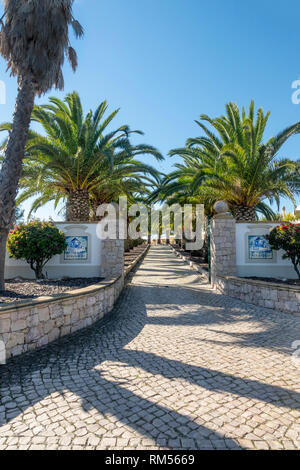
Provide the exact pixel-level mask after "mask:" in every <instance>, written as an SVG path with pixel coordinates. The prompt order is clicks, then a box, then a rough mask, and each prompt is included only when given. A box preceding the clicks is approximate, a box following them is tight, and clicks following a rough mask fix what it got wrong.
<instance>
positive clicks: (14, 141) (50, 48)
mask: <svg viewBox="0 0 300 470" xmlns="http://www.w3.org/2000/svg"><path fill="white" fill-rule="evenodd" d="M73 1H74V0H43V2H41V1H40V0H4V8H5V13H4V15H3V17H2V18H1V32H0V53H1V55H2V56H3V57H4V58H5V59H6V60H7V61H8V68H10V70H11V74H12V75H14V76H17V79H18V84H19V89H18V96H17V101H16V107H15V112H14V117H13V124H12V127H11V131H10V136H9V139H8V142H7V146H6V149H5V158H4V160H3V163H2V167H1V172H0V193H1V201H0V289H4V265H5V251H6V240H7V235H8V231H9V228H10V225H11V224H12V223H13V220H14V213H15V200H16V195H17V190H18V183H19V179H20V176H21V172H22V160H23V158H24V149H25V145H26V140H27V135H28V129H29V125H30V117H31V112H32V108H33V105H34V99H35V95H36V94H38V95H40V94H42V93H44V92H46V91H47V90H49V89H50V88H51V87H53V86H55V87H56V88H59V89H62V88H63V76H62V70H61V69H62V65H63V63H64V58H65V55H67V57H68V58H69V60H70V62H71V64H72V67H73V70H75V69H76V66H77V58H76V52H75V51H74V49H73V48H72V47H71V46H70V42H69V34H68V27H69V25H72V27H73V29H74V31H75V34H76V35H77V36H82V34H83V30H82V27H81V26H80V24H79V23H78V22H77V21H76V20H75V19H74V18H73V14H72V6H73Z"/></svg>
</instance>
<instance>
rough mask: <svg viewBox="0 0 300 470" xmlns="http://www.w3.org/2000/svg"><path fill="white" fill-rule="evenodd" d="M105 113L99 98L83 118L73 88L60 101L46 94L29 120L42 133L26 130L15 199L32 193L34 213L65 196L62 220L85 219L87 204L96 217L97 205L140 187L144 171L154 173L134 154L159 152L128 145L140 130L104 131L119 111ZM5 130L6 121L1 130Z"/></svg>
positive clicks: (153, 170)
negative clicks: (43, 100)
mask: <svg viewBox="0 0 300 470" xmlns="http://www.w3.org/2000/svg"><path fill="white" fill-rule="evenodd" d="M106 111H107V103H106V102H103V103H101V104H100V105H99V106H98V108H97V109H96V111H95V112H94V113H93V112H92V111H90V112H89V113H88V114H87V116H84V114H83V109H82V104H81V101H80V98H79V95H78V94H77V93H76V92H73V93H71V94H69V95H67V96H66V98H65V100H64V101H61V100H59V99H57V98H50V104H48V105H42V106H36V107H35V108H34V110H33V113H32V119H33V121H36V122H38V123H39V124H41V125H42V127H43V129H44V131H45V135H40V134H37V133H35V132H33V131H31V132H30V134H29V138H28V142H27V145H26V161H25V165H24V168H23V176H22V179H21V185H20V186H21V189H22V192H21V194H20V196H19V198H18V202H19V203H21V202H23V201H25V200H26V199H28V198H31V197H32V196H35V200H34V203H33V205H32V211H36V210H37V209H38V208H40V207H41V206H43V205H44V204H46V203H47V202H49V201H54V203H55V206H57V205H58V203H59V202H60V201H61V200H64V201H65V202H66V218H67V221H77V222H78V221H81V222H82V221H87V220H89V218H90V210H91V206H92V207H93V209H94V215H95V209H96V207H97V206H98V205H99V204H101V203H104V202H112V201H114V200H116V199H118V197H119V196H120V195H121V194H126V195H129V194H130V192H134V191H138V190H141V188H142V186H143V184H145V182H146V180H145V178H146V177H147V175H148V174H152V175H153V176H156V175H157V171H156V170H155V169H154V168H153V167H152V166H150V165H147V164H145V163H142V162H140V161H139V160H136V157H137V156H138V155H145V154H151V155H154V156H155V157H156V158H157V159H161V158H162V156H161V154H160V153H159V152H158V151H157V150H156V149H155V148H153V147H151V146H148V145H137V146H134V145H132V144H131V143H130V140H129V136H130V134H132V133H139V134H141V132H140V131H130V129H129V127H128V126H127V125H123V126H120V127H118V128H117V129H116V130H114V131H110V132H107V133H106V130H107V127H108V126H109V125H110V124H111V122H112V121H113V119H114V118H115V116H116V115H117V113H118V110H115V111H114V112H112V113H111V114H110V115H108V116H107V117H105V113H106ZM6 129H7V124H4V125H2V126H1V128H0V130H6ZM144 180H145V181H144Z"/></svg>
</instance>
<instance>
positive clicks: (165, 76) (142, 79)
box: [0, 0, 300, 220]
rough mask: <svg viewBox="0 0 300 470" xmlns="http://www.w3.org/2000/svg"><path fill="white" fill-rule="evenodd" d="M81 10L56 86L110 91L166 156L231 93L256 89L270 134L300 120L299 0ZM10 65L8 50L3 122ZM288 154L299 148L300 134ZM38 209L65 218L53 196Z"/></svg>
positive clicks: (88, 98) (125, 118) (87, 99)
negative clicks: (70, 54) (74, 66)
mask: <svg viewBox="0 0 300 470" xmlns="http://www.w3.org/2000/svg"><path fill="white" fill-rule="evenodd" d="M74 11H75V16H76V17H77V18H78V19H79V21H80V22H81V23H82V25H83V26H84V28H85V37H84V39H83V40H80V41H76V40H75V39H74V40H73V41H72V45H73V46H74V47H75V48H76V50H77V52H78V56H79V67H78V71H77V72H76V74H73V72H72V71H71V69H70V67H69V65H68V64H66V65H65V67H64V76H65V91H64V93H59V92H57V91H55V90H52V92H51V93H49V95H55V96H61V97H63V96H64V94H65V93H68V92H71V91H73V90H77V91H78V92H79V93H80V96H81V98H82V102H83V105H84V107H85V110H86V111H88V110H89V109H90V108H93V109H94V108H95V107H96V106H97V105H98V104H99V103H100V102H101V101H103V100H104V99H106V100H107V101H108V103H109V105H110V109H115V108H117V107H120V108H121V111H120V114H119V117H118V118H117V120H116V121H115V124H116V125H117V124H119V123H127V124H129V125H130V126H131V127H132V128H138V129H141V130H143V131H144V132H145V136H144V137H142V138H140V137H139V138H138V141H140V142H142V141H143V142H146V143H149V144H152V145H154V146H156V147H157V148H158V149H159V150H160V151H161V152H162V153H163V154H164V155H165V156H167V153H168V151H169V150H170V149H171V148H175V147H178V146H183V145H184V143H185V141H186V139H187V138H188V137H191V136H197V135H198V134H199V132H198V128H197V126H196V124H195V123H194V120H195V119H198V118H199V115H200V114H202V113H205V114H209V115H211V116H217V115H220V114H221V113H223V112H224V106H225V104H226V103H227V102H228V101H234V102H236V103H237V104H238V105H239V106H242V105H245V106H248V105H249V102H250V100H251V99H254V100H255V103H256V106H261V107H263V108H264V110H265V111H267V110H270V111H271V117H270V120H269V125H268V128H267V132H266V137H267V138H268V137H270V136H272V135H274V134H276V133H277V132H279V131H280V130H282V129H283V128H284V127H286V126H288V125H290V124H292V123H294V122H296V121H300V104H299V105H295V104H293V103H292V100H291V96H292V93H293V90H292V88H291V87H292V82H293V81H295V80H297V79H299V77H300V47H299V44H300V41H299V17H300V4H299V2H297V1H294V0H289V1H288V2H274V1H271V0H260V1H258V0H252V2H251V3H249V2H240V1H239V0H226V2H225V1H224V0H211V1H210V2H206V1H201V0H151V1H150V0H127V1H124V0H110V1H107V0H106V1H105V0H77V1H76V2H75V7H74ZM5 69H6V65H5V62H4V61H3V60H2V59H1V60H0V80H4V81H5V83H6V86H7V104H6V105H0V121H1V122H3V121H10V120H11V118H12V113H13V108H14V103H15V98H16V92H17V85H16V80H15V78H10V77H9V75H8V74H7V73H5ZM47 96H48V95H46V96H44V97H42V98H41V99H40V100H37V102H45V101H47ZM280 156H283V157H289V158H294V159H297V158H300V135H299V136H295V137H293V138H292V139H291V140H290V141H289V143H288V144H286V145H285V147H283V149H282V151H281V153H280ZM174 162H175V159H174V158H169V157H167V159H166V161H165V162H163V163H162V164H158V165H157V166H158V168H160V169H161V171H164V172H168V171H170V170H171V168H172V165H173V163H174ZM151 163H153V161H151ZM297 202H298V204H300V198H299V199H298V201H297ZM286 205H287V207H288V209H292V206H291V205H290V204H286ZM25 208H26V210H27V209H28V204H26V207H25ZM37 215H38V216H39V217H41V218H46V217H48V216H51V217H52V218H53V219H55V220H58V219H59V217H58V216H57V214H55V213H54V210H53V207H52V206H51V205H50V206H47V207H45V208H44V209H42V210H40V211H39V212H38V213H37Z"/></svg>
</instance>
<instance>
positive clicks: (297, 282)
mask: <svg viewBox="0 0 300 470" xmlns="http://www.w3.org/2000/svg"><path fill="white" fill-rule="evenodd" d="M244 279H253V280H254V281H264V282H272V283H273V284H274V283H275V284H285V285H288V286H299V287H300V280H299V279H278V278H276V277H254V276H253V277H245V278H244Z"/></svg>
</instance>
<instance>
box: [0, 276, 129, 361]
mask: <svg viewBox="0 0 300 470" xmlns="http://www.w3.org/2000/svg"><path fill="white" fill-rule="evenodd" d="M123 285H124V278H123V276H122V275H121V276H116V277H115V278H112V279H109V280H107V281H103V282H101V283H100V284H97V285H93V286H89V287H86V288H83V289H78V290H76V291H72V292H69V293H66V294H63V295H62V296H59V297H44V298H43V297H40V298H38V299H36V300H33V301H30V302H18V303H16V304H13V305H11V304H10V305H9V306H5V307H0V342H1V341H2V342H4V345H5V351H6V359H8V358H9V357H11V356H17V355H19V354H22V353H24V352H27V351H31V350H33V349H36V348H39V347H41V346H45V345H46V344H48V343H51V342H52V341H54V340H56V339H58V338H61V337H62V336H65V335H68V334H70V333H74V332H75V331H77V330H80V329H82V328H85V327H86V326H89V325H92V324H93V323H95V322H96V321H97V320H100V319H101V318H103V317H104V315H106V314H107V313H108V312H110V310H112V308H113V305H114V303H115V301H116V300H117V298H118V297H119V295H120V293H121V291H122V289H123Z"/></svg>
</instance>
